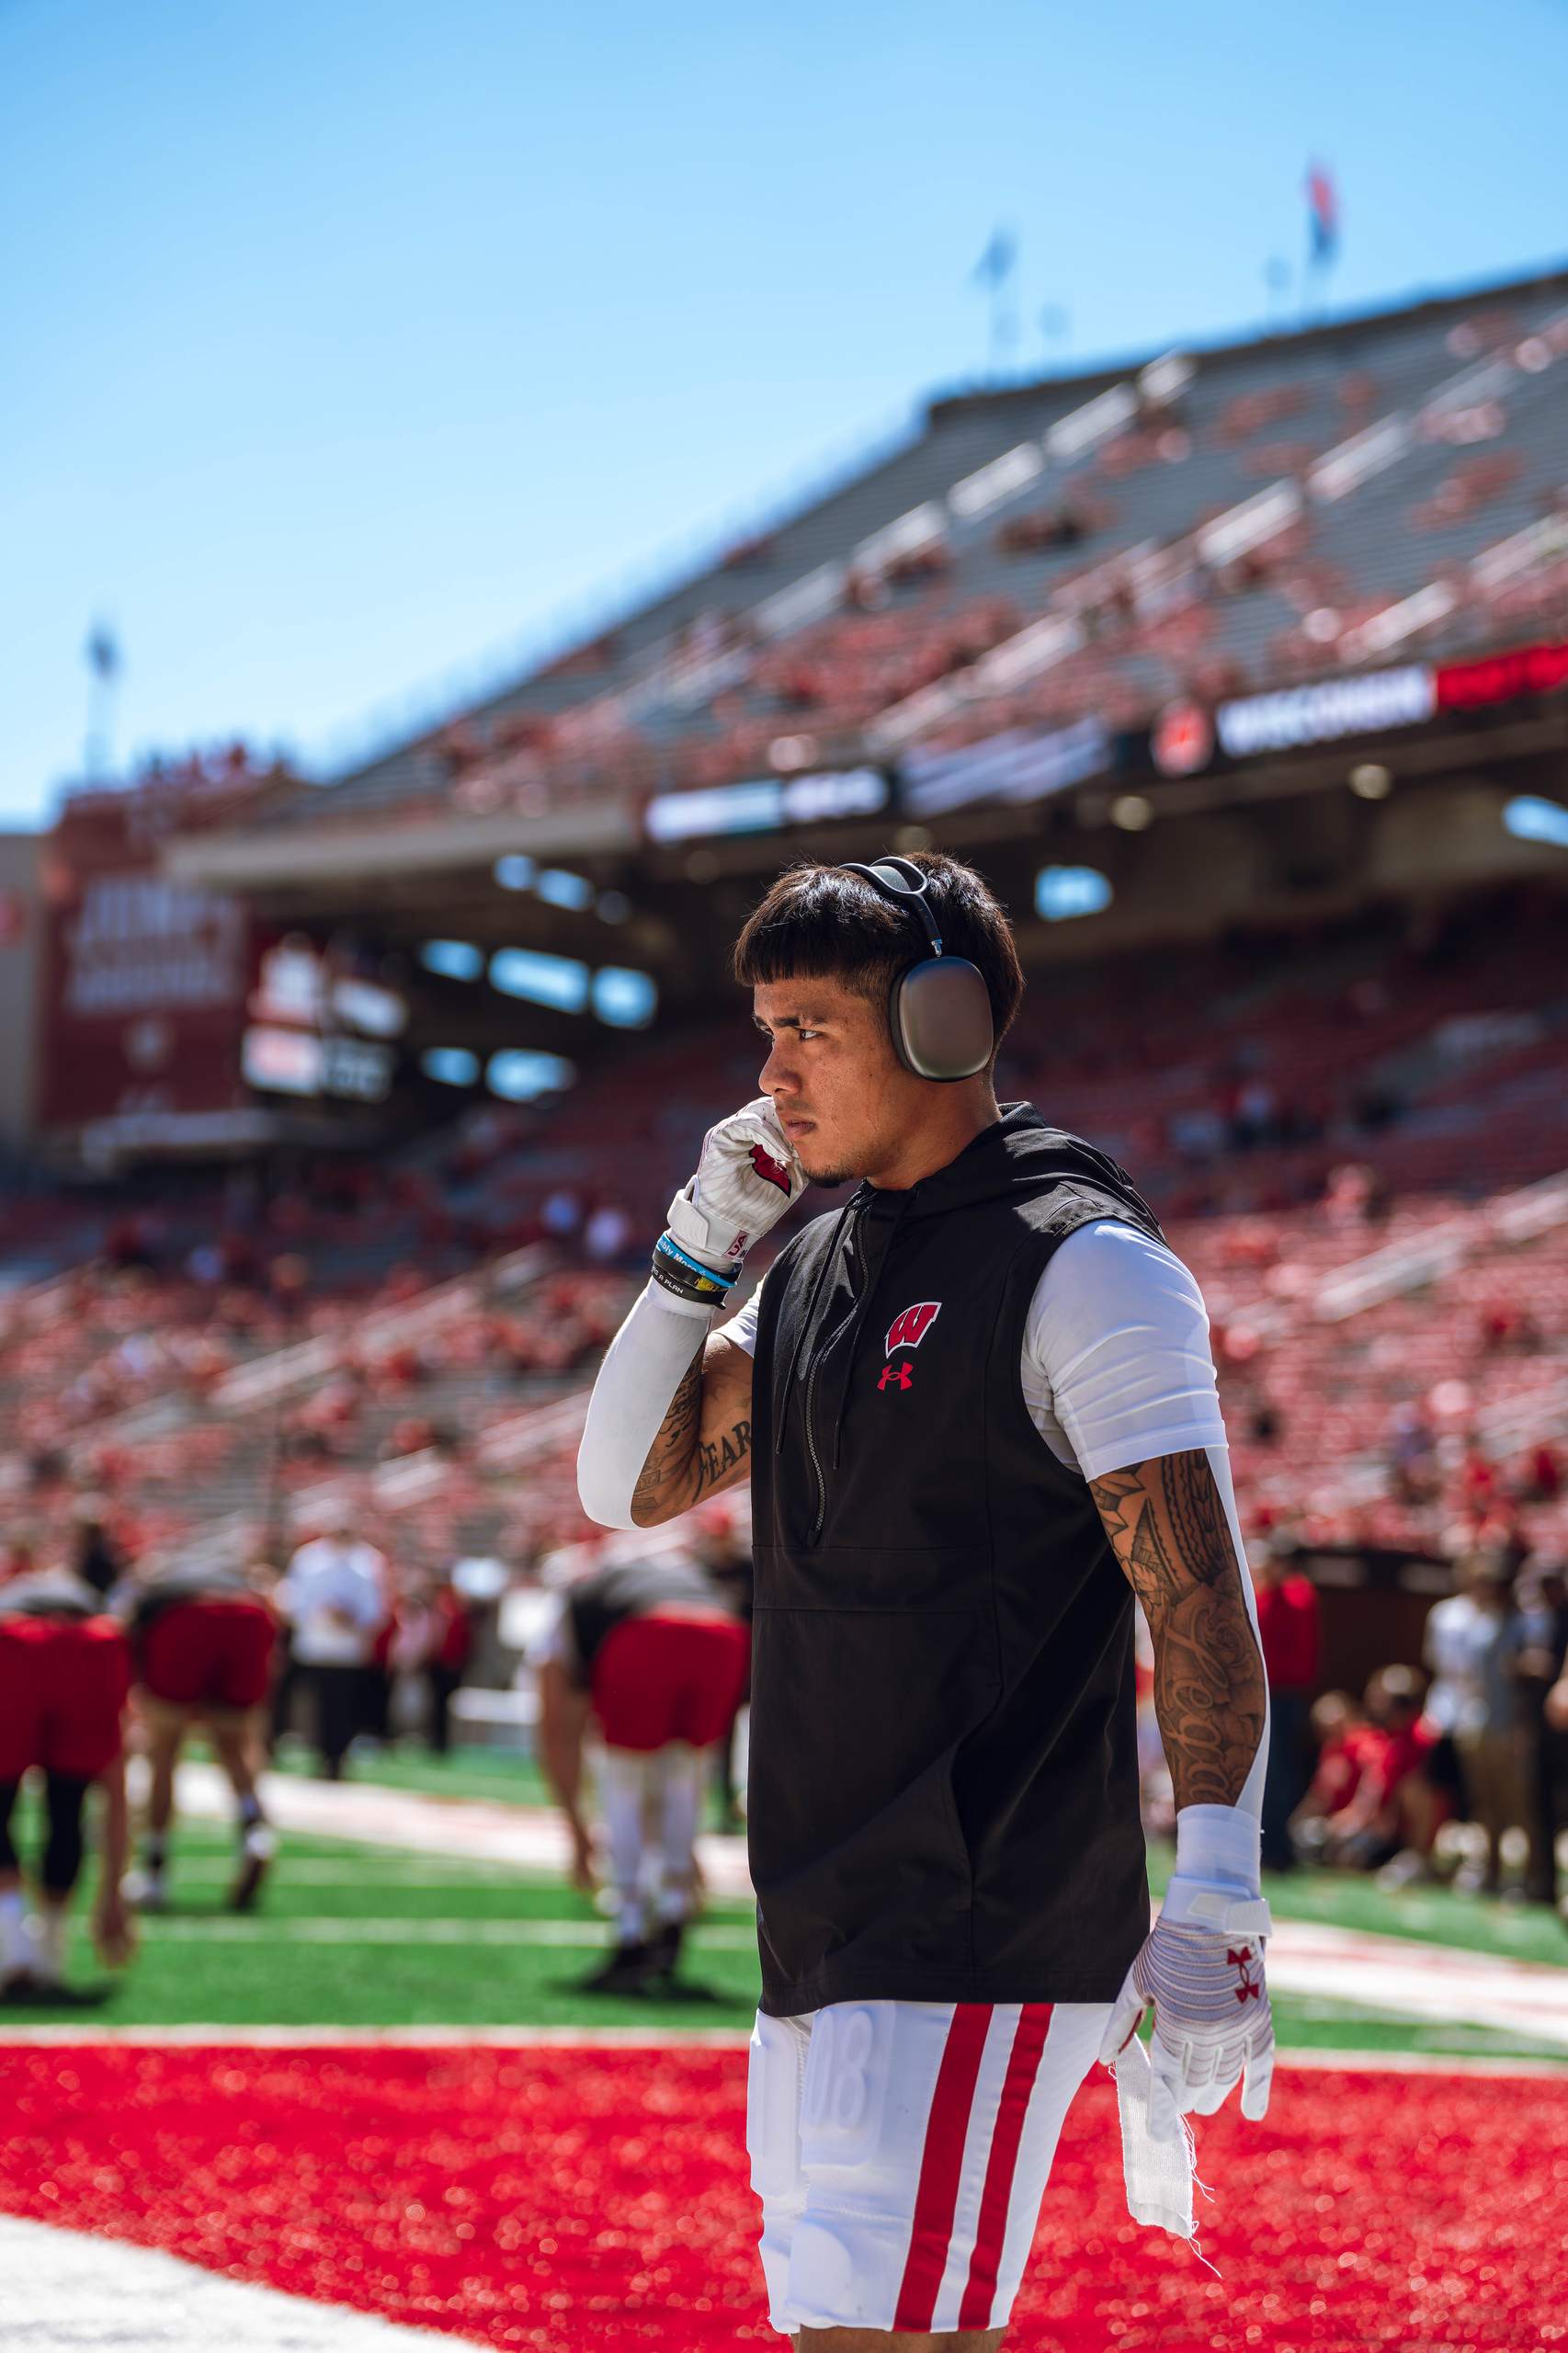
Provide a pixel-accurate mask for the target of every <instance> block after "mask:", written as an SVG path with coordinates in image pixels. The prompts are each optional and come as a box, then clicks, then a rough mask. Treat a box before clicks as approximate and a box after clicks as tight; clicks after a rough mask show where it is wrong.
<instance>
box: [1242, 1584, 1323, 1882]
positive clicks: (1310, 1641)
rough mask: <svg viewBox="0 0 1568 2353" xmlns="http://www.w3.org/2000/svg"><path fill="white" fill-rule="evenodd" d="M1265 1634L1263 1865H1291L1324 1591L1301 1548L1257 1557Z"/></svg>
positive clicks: (1279, 1868) (1261, 1637)
mask: <svg viewBox="0 0 1568 2353" xmlns="http://www.w3.org/2000/svg"><path fill="white" fill-rule="evenodd" d="M1252 1575H1253V1587H1254V1591H1255V1592H1256V1597H1257V1630H1258V1639H1259V1641H1260V1642H1261V1643H1262V1645H1263V1665H1264V1672H1265V1674H1266V1675H1267V1677H1268V1711H1269V1719H1270V1724H1269V1737H1268V1771H1267V1779H1266V1780H1265V1782H1264V1785H1263V1867H1264V1869H1265V1870H1272V1871H1288V1870H1290V1868H1291V1867H1292V1865H1293V1863H1294V1861H1295V1853H1294V1849H1293V1848H1292V1847H1291V1844H1290V1816H1291V1813H1293V1812H1294V1810H1295V1808H1296V1806H1297V1804H1298V1803H1299V1802H1300V1800H1301V1794H1302V1790H1303V1788H1304V1786H1305V1782H1306V1778H1307V1777H1306V1772H1305V1769H1304V1760H1303V1756H1302V1748H1303V1738H1302V1735H1303V1733H1304V1732H1305V1729H1306V1721H1307V1704H1308V1701H1309V1700H1310V1699H1311V1698H1312V1690H1313V1688H1314V1686H1315V1685H1316V1683H1317V1679H1318V1660H1319V1650H1320V1643H1319V1631H1318V1597H1317V1592H1316V1589H1315V1588H1314V1586H1312V1581H1311V1579H1310V1578H1308V1577H1306V1576H1303V1575H1302V1574H1301V1570H1300V1568H1299V1567H1297V1566H1296V1565H1295V1564H1294V1553H1293V1550H1291V1549H1290V1548H1287V1547H1285V1546H1282V1545H1280V1546H1276V1545H1270V1546H1268V1547H1267V1548H1266V1549H1265V1550H1264V1551H1263V1552H1261V1553H1260V1554H1259V1556H1258V1558H1257V1559H1256V1561H1255V1562H1254V1563H1252Z"/></svg>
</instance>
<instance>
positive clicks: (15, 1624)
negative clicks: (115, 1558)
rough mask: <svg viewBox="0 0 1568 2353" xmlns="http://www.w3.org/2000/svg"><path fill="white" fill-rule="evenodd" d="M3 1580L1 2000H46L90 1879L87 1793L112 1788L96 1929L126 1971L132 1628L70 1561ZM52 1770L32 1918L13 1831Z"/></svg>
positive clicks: (103, 1954)
mask: <svg viewBox="0 0 1568 2353" xmlns="http://www.w3.org/2000/svg"><path fill="white" fill-rule="evenodd" d="M19 1567H20V1573H19V1574H13V1575H10V1576H8V1577H7V1578H6V1580H5V1582H4V1583H0V1996H4V1997H5V1998H6V1999H10V2000H34V1999H37V1998H39V1997H40V1996H42V1997H43V1998H45V1999H47V1998H49V1997H50V1996H51V1995H58V1994H60V1993H61V1992H62V1990H63V1985H64V1977H65V1948H66V1935H67V1927H68V1920H69V1914H70V1907H71V1899H72V1897H73V1895H74V1893H75V1891H76V1883H77V1881H78V1880H79V1878H80V1877H81V1871H82V1862H83V1857H84V1815H85V1808H86V1800H87V1792H88V1790H90V1789H91V1788H92V1787H93V1784H94V1783H95V1782H97V1784H98V1785H99V1787H100V1788H101V1790H102V1791H103V1825H102V1854H101V1858H100V1869H99V1874H98V1886H97V1900H96V1902H95V1904H94V1908H93V1918H92V1931H93V1938H94V1941H95V1943H96V1944H97V1949H98V1953H99V1956H100V1958H101V1959H102V1960H103V1961H106V1962H108V1964H109V1965H110V1966H112V1967H119V1966H120V1965H121V1964H122V1963H123V1962H125V1961H128V1960H129V1959H130V1957H131V1926H130V1920H129V1916H128V1915H127V1912H126V1909H125V1900H124V1896H123V1894H122V1893H121V1889H120V1881H121V1878H122V1876H123V1873H124V1870H125V1862H126V1854H127V1848H128V1840H129V1831H128V1822H127V1813H126V1800H125V1754H124V1715H125V1701H126V1695H127V1693H128V1692H129V1690H130V1688H131V1660H130V1654H129V1650H128V1647H127V1643H126V1639H125V1635H124V1632H123V1631H122V1629H121V1628H120V1627H119V1625H117V1624H116V1622H115V1620H113V1619H112V1618H108V1617H105V1616H104V1615H103V1614H102V1607H103V1605H102V1602H101V1600H100V1597H99V1596H98V1595H97V1593H95V1592H94V1590H93V1588H92V1586H89V1585H87V1584H85V1582H84V1581H83V1580H82V1578H80V1577H78V1576H76V1575H74V1574H72V1573H71V1572H70V1571H68V1570H66V1569H63V1568H55V1569H37V1568H34V1567H33V1566H32V1565H31V1563H28V1562H27V1561H26V1560H25V1559H23V1560H22V1561H21V1563H19ZM35 1768H36V1770H37V1771H38V1772H40V1774H41V1775H42V1777H43V1802H44V1811H45V1814H46V1817H47V1822H48V1829H47V1833H46V1836H45V1844H44V1849H43V1854H42V1856H41V1858H40V1865H39V1870H38V1873H37V1881H36V1886H37V1897H38V1908H37V1911H36V1913H34V1914H32V1915H29V1914H28V1905H27V1897H26V1890H25V1888H24V1884H23V1876H22V1866H21V1858H20V1857H19V1855H18V1854H17V1846H16V1841H15V1838H14V1836H13V1835H12V1829H13V1815H14V1813H15V1810H16V1804H17V1795H18V1793H19V1790H20V1788H21V1783H22V1780H23V1778H24V1776H25V1775H26V1774H27V1773H28V1772H29V1771H32V1770H34V1769H35Z"/></svg>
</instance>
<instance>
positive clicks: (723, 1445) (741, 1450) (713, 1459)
mask: <svg viewBox="0 0 1568 2353" xmlns="http://www.w3.org/2000/svg"><path fill="white" fill-rule="evenodd" d="M697 1451H698V1455H699V1459H700V1462H701V1471H702V1478H701V1488H700V1489H699V1492H700V1491H701V1489H705V1488H708V1487H715V1486H717V1485H718V1483H719V1482H720V1480H721V1479H722V1477H723V1476H724V1473H725V1472H726V1471H733V1470H736V1469H738V1467H739V1466H740V1464H741V1463H743V1462H744V1461H745V1459H746V1456H747V1455H748V1454H749V1453H750V1452H751V1424H750V1423H749V1422H737V1423H736V1424H735V1426H734V1427H733V1429H730V1430H726V1431H725V1433H724V1435H723V1437H722V1438H720V1439H719V1440H718V1441H717V1443H715V1442H714V1441H713V1440H712V1439H710V1438H699V1439H698V1441H697Z"/></svg>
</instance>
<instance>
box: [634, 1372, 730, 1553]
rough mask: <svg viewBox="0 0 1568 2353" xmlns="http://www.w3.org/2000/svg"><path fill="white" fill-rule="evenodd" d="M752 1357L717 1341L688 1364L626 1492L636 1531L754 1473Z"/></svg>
mask: <svg viewBox="0 0 1568 2353" xmlns="http://www.w3.org/2000/svg"><path fill="white" fill-rule="evenodd" d="M751 1421H752V1415H751V1358H749V1357H748V1356H747V1355H746V1353H745V1350H744V1348H741V1347H736V1346H735V1345H734V1344H733V1342H731V1341H727V1340H725V1339H723V1338H722V1336H717V1335H715V1336H711V1337H710V1339H709V1341H708V1344H707V1348H706V1350H705V1351H704V1353H703V1354H701V1355H699V1356H698V1357H696V1358H693V1360H692V1363H691V1366H690V1369H689V1370H688V1371H687V1375H686V1378H685V1380H684V1381H682V1382H681V1384H680V1387H679V1388H678V1389H677V1390H676V1393H675V1395H674V1397H673V1398H672V1399H671V1400H670V1409H669V1412H668V1413H667V1414H666V1415H665V1418H664V1421H663V1422H662V1423H661V1424H660V1427H659V1434H658V1436H657V1438H655V1439H654V1440H653V1445H652V1446H651V1447H650V1448H649V1449H648V1459H647V1461H645V1462H644V1463H643V1465H642V1470H641V1472H639V1473H638V1478H637V1484H636V1486H635V1487H634V1488H633V1489H632V1491H631V1517H632V1519H633V1520H634V1522H635V1523H636V1525H637V1526H638V1527H639V1528H657V1527H658V1526H660V1525H661V1523H662V1522H663V1521H665V1520H666V1519H675V1518H678V1517H679V1515H680V1514H681V1513H682V1512H683V1511H689V1510H690V1509H691V1507H692V1506H693V1505H694V1504H699V1503H701V1502H702V1501H703V1500H704V1498H705V1497H706V1496H708V1495H714V1494H716V1493H717V1492H718V1491H719V1490H720V1489H721V1488H723V1487H733V1486H737V1485H738V1484H739V1483H740V1482H741V1480H742V1479H743V1478H744V1476H745V1475H746V1473H747V1472H748V1471H749V1469H750V1467H751Z"/></svg>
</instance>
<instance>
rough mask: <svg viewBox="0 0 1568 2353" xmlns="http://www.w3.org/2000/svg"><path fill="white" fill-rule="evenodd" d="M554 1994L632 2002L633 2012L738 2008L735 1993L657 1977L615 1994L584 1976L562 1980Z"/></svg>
mask: <svg viewBox="0 0 1568 2353" xmlns="http://www.w3.org/2000/svg"><path fill="white" fill-rule="evenodd" d="M549 1991H550V1992H551V1993H552V1994H562V1995H571V1996H573V1997H574V1999H577V2000H582V1999H584V1998H586V1999H588V2000H590V2001H596V2002H629V2003H630V2004H631V2006H632V2008H633V2009H642V2008H644V2007H645V2006H647V2005H648V2004H649V2003H657V2005H658V2006H659V2007H660V2008H661V2009H691V2010H733V2009H734V2008H735V2007H736V2003H735V1997H734V1995H733V1994H722V1993H720V1992H719V1991H718V1990H717V1989H716V1988H715V1987H714V1986H711V1985H695V1984H691V1983H690V1981H689V1980H688V1979H685V1978H682V1979H680V1980H679V1981H672V1980H670V1979H669V1978H655V1979H653V1981H652V1982H651V1983H650V1984H646V1985H638V1986H635V1987H633V1986H630V1985H623V1986H620V1987H618V1988H617V1989H616V1990H615V1991H613V1992H611V1991H610V1990H609V1989H608V1988H606V1987H602V1986H593V1985H589V1984H585V1981H584V1980H583V1979H582V1978H581V1977H558V1978H556V1979H555V1980H554V1982H553V1983H552V1984H551V1986H550V1988H549Z"/></svg>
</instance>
